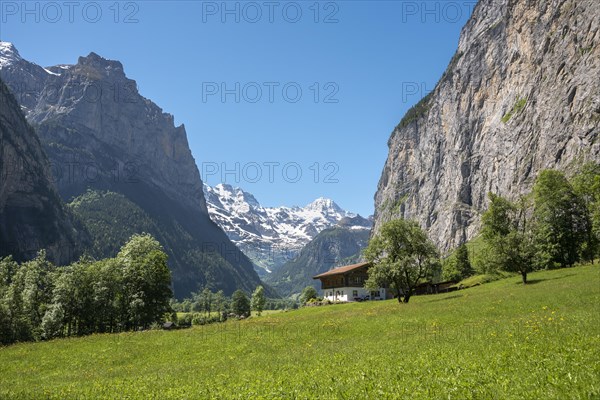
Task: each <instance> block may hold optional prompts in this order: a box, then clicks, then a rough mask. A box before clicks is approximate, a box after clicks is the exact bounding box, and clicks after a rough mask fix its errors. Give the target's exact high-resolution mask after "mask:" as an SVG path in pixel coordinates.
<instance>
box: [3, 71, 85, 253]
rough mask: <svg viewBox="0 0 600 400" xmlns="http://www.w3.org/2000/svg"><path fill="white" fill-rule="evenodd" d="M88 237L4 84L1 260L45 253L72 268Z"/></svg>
mask: <svg viewBox="0 0 600 400" xmlns="http://www.w3.org/2000/svg"><path fill="white" fill-rule="evenodd" d="M86 238H87V236H86V234H85V231H84V230H83V229H82V228H81V226H79V225H78V224H76V223H74V220H73V218H72V215H71V214H70V213H69V211H68V210H67V209H66V208H65V207H64V205H63V203H62V202H61V199H60V197H59V195H58V193H57V191H56V188H55V187H54V185H53V182H52V172H51V171H50V169H49V162H48V158H47V157H46V154H45V153H44V151H43V149H42V145H41V143H40V141H39V139H38V137H37V136H36V134H35V132H34V130H33V129H32V128H31V126H30V125H29V124H28V123H27V121H26V120H25V117H24V116H23V113H22V112H21V108H20V107H19V104H18V103H17V102H16V100H15V98H14V97H13V95H12V94H11V93H10V92H9V89H8V87H7V86H6V85H5V84H4V82H3V81H2V80H0V257H5V256H8V255H12V256H13V258H14V259H15V260H17V261H26V260H29V259H32V258H34V257H35V256H36V254H37V252H38V250H42V249H45V250H46V254H47V257H48V259H49V260H51V261H53V262H54V263H56V264H59V265H62V264H67V263H70V262H71V261H73V260H75V259H76V258H77V257H78V256H79V255H80V254H81V249H82V245H83V243H82V242H85V240H86Z"/></svg>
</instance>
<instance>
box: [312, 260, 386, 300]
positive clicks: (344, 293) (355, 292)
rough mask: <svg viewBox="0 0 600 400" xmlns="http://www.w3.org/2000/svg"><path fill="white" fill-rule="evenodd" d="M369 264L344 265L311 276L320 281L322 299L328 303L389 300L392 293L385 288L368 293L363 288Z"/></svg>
mask: <svg viewBox="0 0 600 400" xmlns="http://www.w3.org/2000/svg"><path fill="white" fill-rule="evenodd" d="M370 267H371V263H368V262H363V263H359V264H352V265H346V266H343V267H339V268H334V269H332V270H329V271H327V272H324V273H322V274H319V275H316V276H313V279H319V280H320V281H321V289H322V290H323V299H327V300H329V301H333V302H336V301H361V300H385V299H391V298H392V297H393V296H392V293H391V292H390V291H389V289H387V288H379V289H378V290H374V291H369V290H367V289H365V288H364V284H365V281H366V280H367V278H368V277H369V276H368V274H367V271H368V270H369V268H370Z"/></svg>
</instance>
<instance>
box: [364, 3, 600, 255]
mask: <svg viewBox="0 0 600 400" xmlns="http://www.w3.org/2000/svg"><path fill="white" fill-rule="evenodd" d="M599 15H600V2H598V1H596V0H549V1H547V0H481V1H480V2H479V3H478V4H477V6H476V7H475V9H474V11H473V15H472V16H471V18H470V20H469V21H468V22H467V24H466V26H465V27H464V28H463V30H462V33H461V38H460V42H459V45H458V50H457V52H456V54H455V56H454V57H453V59H452V60H451V62H450V64H449V66H448V68H447V70H446V72H445V73H444V75H443V76H442V78H441V79H440V81H439V83H438V84H437V85H436V87H435V89H434V90H433V91H432V92H431V93H430V95H428V96H426V97H425V98H424V99H423V100H421V102H420V103H419V104H417V105H416V106H415V107H413V108H412V109H411V110H409V112H408V113H407V114H406V116H405V117H404V118H403V120H402V121H401V122H400V124H399V125H398V126H397V127H396V129H395V130H394V131H393V133H392V135H391V137H390V139H389V142H388V146H389V155H388V159H387V162H386V164H385V167H384V169H383V173H382V176H381V179H380V181H379V185H378V188H377V193H376V195H375V208H376V211H375V231H376V230H377V229H378V228H379V227H380V226H381V224H382V223H383V222H385V221H387V220H389V219H391V218H395V217H398V216H402V217H404V218H412V219H416V220H417V221H418V222H419V223H420V224H421V225H422V226H423V227H424V228H426V229H427V230H428V232H429V234H430V236H431V238H432V239H433V240H434V241H435V242H436V243H437V244H438V245H439V246H440V248H441V249H442V250H445V251H447V250H449V249H451V248H453V247H455V246H457V245H458V244H460V243H461V242H464V241H465V240H468V239H470V238H473V237H474V236H475V235H476V234H477V233H478V230H479V228H480V216H481V213H482V211H483V210H485V208H486V206H487V193H488V192H490V191H492V192H495V193H498V194H500V195H503V196H507V197H509V198H513V199H514V198H516V197H517V196H518V195H520V194H525V193H527V192H529V191H530V190H531V187H532V185H533V182H534V180H535V177H536V175H537V173H538V171H540V170H542V169H546V168H558V169H561V170H565V171H570V172H572V171H575V170H576V168H577V166H578V165H580V164H581V163H583V162H587V161H596V162H600V143H599V142H598V133H599V126H600V28H599V27H600V18H598V16H599Z"/></svg>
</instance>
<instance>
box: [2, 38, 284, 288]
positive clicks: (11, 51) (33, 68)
mask: <svg viewBox="0 0 600 400" xmlns="http://www.w3.org/2000/svg"><path fill="white" fill-rule="evenodd" d="M0 76H1V77H2V78H3V79H4V80H5V81H6V82H7V85H8V86H9V87H11V89H12V90H13V92H14V93H15V94H16V97H17V100H18V101H19V103H20V105H21V106H22V109H23V111H24V113H25V114H26V117H27V119H28V121H29V122H30V123H31V124H32V125H33V126H34V128H35V129H36V131H37V133H38V135H39V137H40V140H41V143H42V145H43V147H44V149H45V151H46V153H47V154H48V157H49V159H50V163H51V167H52V175H53V177H54V180H55V181H56V184H57V187H58V190H59V193H60V195H61V197H62V198H63V199H64V200H65V201H67V202H68V201H71V200H72V199H76V202H77V207H76V210H77V211H78V213H79V214H80V215H82V216H84V217H85V218H84V221H83V222H84V224H86V226H87V227H88V228H89V231H90V232H95V234H96V236H95V237H93V238H92V239H93V242H94V244H93V248H94V255H95V256H96V257H112V256H114V253H115V252H116V251H117V250H118V245H122V243H120V244H117V243H115V242H114V240H113V237H112V236H113V235H112V234H111V231H110V227H111V226H114V229H115V232H114V233H115V235H114V236H116V237H121V236H123V235H124V234H126V233H136V232H137V231H139V230H141V229H145V228H144V227H147V226H148V224H147V223H145V222H144V223H140V224H137V223H136V221H131V223H132V224H133V225H131V226H128V227H122V226H116V225H118V224H119V223H120V222H119V221H118V220H115V219H114V215H123V211H124V210H136V213H137V214H138V215H144V216H146V217H147V218H149V219H150V220H151V224H150V225H151V226H152V227H155V229H156V232H157V236H159V237H160V238H161V239H162V245H163V246H164V247H165V250H166V251H167V254H168V255H169V261H168V262H169V267H170V268H171V270H172V272H173V285H174V292H175V295H176V296H177V297H178V298H182V297H185V296H188V295H189V294H190V293H191V292H192V291H197V290H200V289H202V288H203V287H206V286H207V287H210V288H211V289H213V290H218V289H222V290H224V291H225V292H226V293H227V294H231V293H232V292H233V291H234V290H236V289H244V290H246V291H248V292H251V291H253V290H254V289H255V287H256V286H257V285H259V284H260V283H261V281H260V279H259V277H258V275H257V274H256V272H255V271H254V269H253V266H252V263H251V261H250V260H249V259H248V258H247V257H246V256H245V255H244V254H243V253H242V252H241V251H239V249H238V248H237V247H236V246H235V245H234V244H233V243H232V242H231V241H230V240H229V239H228V238H227V236H226V235H225V233H224V232H223V231H222V230H221V229H220V228H219V227H218V226H217V225H216V224H215V223H213V222H212V221H211V220H210V218H209V215H208V210H207V207H206V202H205V198H204V194H203V190H202V186H203V184H202V181H201V179H200V173H199V171H198V168H197V166H196V163H195V160H194V158H193V156H192V153H191V151H190V148H189V146H188V141H187V134H186V131H185V127H184V126H183V125H181V126H175V125H174V118H173V116H172V115H170V114H166V113H164V112H163V111H162V110H161V109H160V108H159V107H158V106H157V105H156V104H154V103H153V102H152V101H150V100H149V99H146V98H144V97H143V96H142V95H141V94H140V93H139V92H138V89H137V84H136V82H135V81H133V80H131V79H129V78H128V77H127V76H126V75H125V72H124V70H123V65H122V64H121V63H120V62H118V61H111V60H107V59H104V58H102V57H100V56H99V55H97V54H95V53H90V54H89V55H88V56H87V57H80V58H79V60H78V62H77V64H75V65H57V66H54V67H47V68H42V67H40V66H38V65H36V64H34V63H31V62H29V61H26V60H24V59H23V58H22V57H21V56H20V55H19V54H18V52H17V51H16V49H15V47H14V46H13V45H11V44H8V43H6V42H0ZM88 191H91V192H92V194H90V195H88V196H86V195H85V194H86V193H88ZM94 193H95V194H94ZM107 193H110V194H107ZM114 194H120V195H122V196H124V198H123V197H119V196H115V195H114ZM81 196H83V197H81ZM110 199H118V201H117V202H116V203H115V204H114V207H116V208H119V209H111V207H110V204H109V203H108V200H110ZM95 208H100V209H101V210H102V213H98V212H97V209H95ZM111 218H112V219H111ZM145 219H146V218H145ZM110 221H113V222H112V225H111V223H110ZM146 222H147V221H146ZM117 233H118V234H117ZM137 233H139V232H137ZM100 250H102V251H100ZM269 295H271V296H274V295H275V293H274V292H270V291H269Z"/></svg>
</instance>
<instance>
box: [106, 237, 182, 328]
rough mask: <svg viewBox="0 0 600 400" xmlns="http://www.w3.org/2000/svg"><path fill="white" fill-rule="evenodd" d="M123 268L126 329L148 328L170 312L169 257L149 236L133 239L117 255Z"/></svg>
mask: <svg viewBox="0 0 600 400" xmlns="http://www.w3.org/2000/svg"><path fill="white" fill-rule="evenodd" d="M117 260H118V261H119V263H120V264H121V265H122V268H123V296H122V301H123V302H122V305H121V306H122V309H123V310H125V324H126V326H128V327H130V328H133V329H137V328H140V327H141V328H148V327H149V326H150V325H151V324H152V323H153V322H157V323H159V322H162V321H163V320H164V315H165V314H167V313H169V312H170V303H169V299H170V298H171V297H172V296H173V292H172V291H171V272H170V271H169V267H168V266H167V255H166V254H165V252H164V251H163V248H162V246H161V245H160V243H159V242H158V241H157V240H156V239H154V238H153V237H152V236H151V235H149V234H142V235H133V236H132V237H131V239H130V240H129V242H127V243H126V244H125V245H124V246H123V247H122V248H121V251H120V252H119V254H117Z"/></svg>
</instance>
